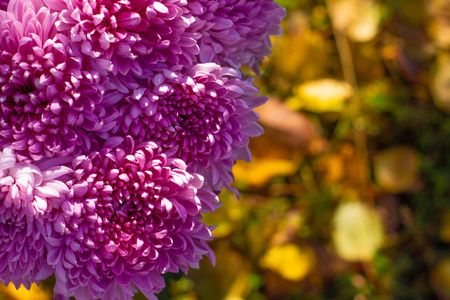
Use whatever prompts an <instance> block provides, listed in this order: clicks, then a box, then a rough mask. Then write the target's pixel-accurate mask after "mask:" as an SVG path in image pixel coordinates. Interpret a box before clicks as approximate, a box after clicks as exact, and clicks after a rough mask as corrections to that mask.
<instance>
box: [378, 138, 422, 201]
mask: <svg viewBox="0 0 450 300" xmlns="http://www.w3.org/2000/svg"><path fill="white" fill-rule="evenodd" d="M419 170H420V154H419V153H418V152H417V151H416V150H415V149H413V148H411V147H407V146H396V147H392V148H389V149H387V150H385V151H383V152H381V153H379V154H378V155H377V156H376V157H375V179H376V181H377V182H378V184H379V185H380V187H381V188H382V189H383V190H384V191H386V192H388V193H401V192H405V191H407V190H408V189H410V188H411V187H412V186H413V185H414V183H415V182H416V181H417V178H418V173H419Z"/></svg>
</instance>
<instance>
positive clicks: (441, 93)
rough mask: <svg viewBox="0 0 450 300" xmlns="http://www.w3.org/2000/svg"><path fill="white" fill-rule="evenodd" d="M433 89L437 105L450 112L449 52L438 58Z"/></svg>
mask: <svg viewBox="0 0 450 300" xmlns="http://www.w3.org/2000/svg"><path fill="white" fill-rule="evenodd" d="M432 90H433V96H434V103H435V104H436V106H437V107H438V108H440V109H442V110H443V111H445V112H447V113H450V55H448V54H442V55H440V56H439V58H438V60H437V66H436V74H435V76H434V78H433V81H432Z"/></svg>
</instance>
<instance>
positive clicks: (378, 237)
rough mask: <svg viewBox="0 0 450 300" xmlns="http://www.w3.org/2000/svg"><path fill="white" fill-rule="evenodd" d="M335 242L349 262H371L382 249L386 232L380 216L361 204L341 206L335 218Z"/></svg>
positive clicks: (342, 256)
mask: <svg viewBox="0 0 450 300" xmlns="http://www.w3.org/2000/svg"><path fill="white" fill-rule="evenodd" d="M333 227H334V229H333V241H334V245H335V247H336V251H337V253H338V255H339V256H340V257H341V258H343V259H345V260H348V261H370V260H372V258H373V256H374V254H375V253H376V252H377V251H378V250H379V249H380V247H381V245H382V244H383V240H384V230H383V225H382V223H381V219H380V217H379V216H378V214H377V213H376V212H375V211H374V210H373V209H372V208H371V207H368V206H367V205H366V204H363V203H361V202H346V203H343V204H341V205H340V206H339V207H338V209H337V211H336V213H335V215H334V218H333Z"/></svg>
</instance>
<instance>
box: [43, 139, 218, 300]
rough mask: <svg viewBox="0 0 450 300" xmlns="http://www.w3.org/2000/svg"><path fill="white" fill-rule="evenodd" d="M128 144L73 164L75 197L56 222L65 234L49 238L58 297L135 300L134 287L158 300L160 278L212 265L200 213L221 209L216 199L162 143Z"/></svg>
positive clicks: (199, 178)
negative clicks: (202, 261) (207, 261)
mask: <svg viewBox="0 0 450 300" xmlns="http://www.w3.org/2000/svg"><path fill="white" fill-rule="evenodd" d="M113 140H114V139H113ZM127 142H128V143H127V145H126V146H125V147H124V145H123V144H122V146H118V147H114V148H109V147H107V148H104V149H103V150H101V151H99V152H94V153H91V154H90V155H88V156H80V157H78V158H76V159H74V161H73V162H72V166H73V169H74V179H73V181H72V184H73V186H72V191H73V198H70V199H68V200H66V201H65V202H64V203H63V204H62V205H61V209H60V210H59V211H58V212H57V213H55V215H54V220H55V223H54V225H55V230H56V231H59V233H60V234H61V235H59V236H58V235H54V236H52V237H50V238H48V242H49V244H51V245H52V246H51V247H49V255H48V262H49V263H50V264H51V265H53V266H54V267H55V268H56V280H57V281H56V286H55V293H57V294H62V295H63V296H65V297H68V296H75V297H76V298H78V299H97V298H102V299H131V296H132V295H133V289H134V286H135V287H137V288H139V289H140V290H141V291H142V292H143V293H144V294H146V295H147V296H148V297H149V298H152V299H156V298H155V297H154V296H153V294H154V293H155V292H159V291H160V290H161V289H162V288H163V286H164V282H163V280H162V277H161V274H163V273H166V272H178V271H179V269H181V270H183V271H184V272H187V270H188V267H196V266H198V262H199V260H200V259H201V257H202V256H203V255H208V256H210V258H213V257H212V252H211V250H210V248H209V247H208V245H207V241H208V240H210V239H211V238H212V235H211V231H210V229H209V228H208V227H207V226H206V225H205V224H204V223H203V222H202V221H201V214H200V212H207V211H212V210H213V209H214V206H215V205H216V203H217V201H218V199H217V197H216V195H215V194H214V193H212V192H210V191H208V190H206V189H204V188H202V185H203V181H202V179H201V177H199V176H198V175H196V174H190V173H188V172H187V171H186V165H185V163H184V162H183V161H181V160H180V159H172V158H169V157H167V156H166V155H165V154H163V153H161V152H160V148H159V147H158V146H157V145H156V144H154V143H151V142H148V143H144V144H141V145H138V146H136V147H134V145H133V142H132V140H131V139H129V138H128V139H127ZM107 143H108V142H107ZM122 147H124V148H122Z"/></svg>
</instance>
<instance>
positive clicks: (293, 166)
mask: <svg viewBox="0 0 450 300" xmlns="http://www.w3.org/2000/svg"><path fill="white" fill-rule="evenodd" d="M296 170H297V163H296V162H295V161H292V160H287V159H281V158H264V159H257V158H253V160H252V162H251V163H245V162H243V161H238V162H237V163H236V165H235V166H234V168H233V173H234V176H235V178H236V180H239V181H243V182H246V183H248V184H251V185H255V186H261V185H264V184H265V183H267V182H268V181H269V180H270V179H272V178H273V177H275V176H287V175H291V174H293V173H295V171H296Z"/></svg>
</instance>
